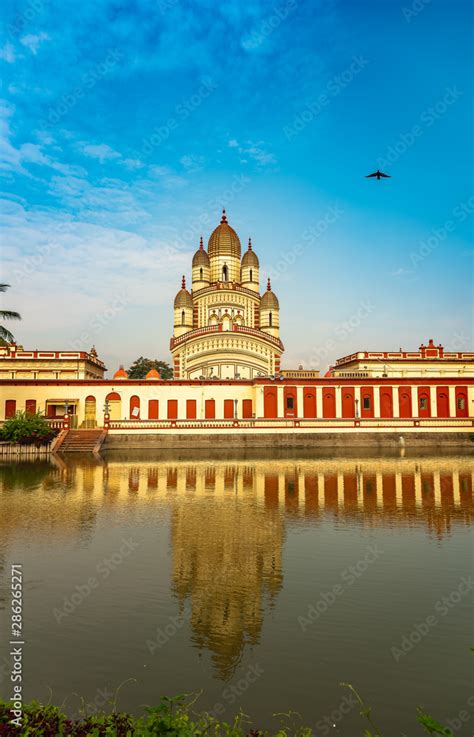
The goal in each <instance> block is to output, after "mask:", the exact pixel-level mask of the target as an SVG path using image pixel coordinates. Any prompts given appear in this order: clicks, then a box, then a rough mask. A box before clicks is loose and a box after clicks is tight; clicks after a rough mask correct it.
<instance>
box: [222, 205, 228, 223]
mask: <svg viewBox="0 0 474 737" xmlns="http://www.w3.org/2000/svg"><path fill="white" fill-rule="evenodd" d="M226 222H227V215H226V214H225V207H223V208H222V217H221V223H226Z"/></svg>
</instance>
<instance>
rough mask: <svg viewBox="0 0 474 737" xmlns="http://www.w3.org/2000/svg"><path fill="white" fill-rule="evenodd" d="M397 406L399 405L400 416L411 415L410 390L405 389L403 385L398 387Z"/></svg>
mask: <svg viewBox="0 0 474 737" xmlns="http://www.w3.org/2000/svg"><path fill="white" fill-rule="evenodd" d="M398 391H399V395H398V399H399V407H400V417H412V416H413V415H412V411H411V390H410V389H405V388H403V387H400V388H399V390H398Z"/></svg>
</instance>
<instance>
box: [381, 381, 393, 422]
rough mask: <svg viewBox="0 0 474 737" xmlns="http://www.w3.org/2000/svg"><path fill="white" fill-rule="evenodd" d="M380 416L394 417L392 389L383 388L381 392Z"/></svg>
mask: <svg viewBox="0 0 474 737" xmlns="http://www.w3.org/2000/svg"><path fill="white" fill-rule="evenodd" d="M380 417H393V395H392V389H391V388H390V389H382V390H381V392H380Z"/></svg>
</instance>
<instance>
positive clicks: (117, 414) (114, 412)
mask: <svg viewBox="0 0 474 737" xmlns="http://www.w3.org/2000/svg"><path fill="white" fill-rule="evenodd" d="M106 400H107V401H108V403H109V416H110V419H111V420H121V419H122V400H121V399H120V394H118V393H117V392H110V394H107V396H106Z"/></svg>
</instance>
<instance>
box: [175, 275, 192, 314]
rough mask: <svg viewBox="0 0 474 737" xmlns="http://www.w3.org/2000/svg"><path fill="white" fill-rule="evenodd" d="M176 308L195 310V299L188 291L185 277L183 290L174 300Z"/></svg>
mask: <svg viewBox="0 0 474 737" xmlns="http://www.w3.org/2000/svg"><path fill="white" fill-rule="evenodd" d="M174 306H175V307H189V308H190V309H191V310H192V309H193V298H192V297H191V295H190V293H189V292H188V290H187V289H186V282H185V280H184V276H183V282H182V286H181V289H180V290H179V292H178V294H177V295H176V297H175V298H174Z"/></svg>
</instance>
